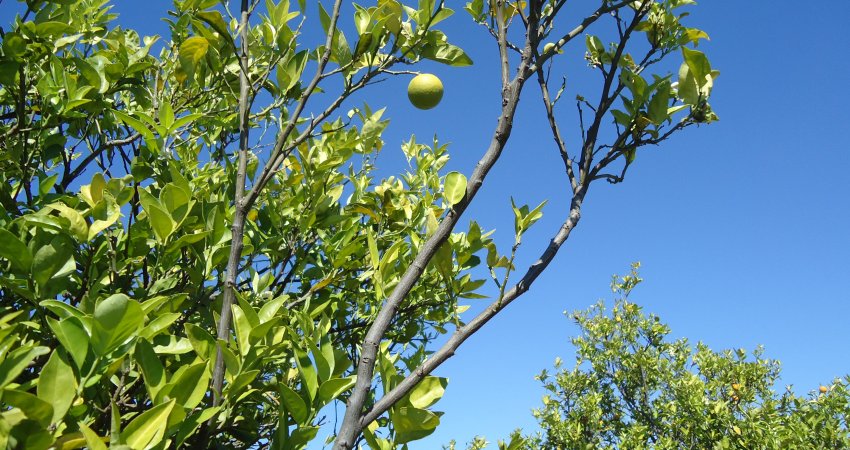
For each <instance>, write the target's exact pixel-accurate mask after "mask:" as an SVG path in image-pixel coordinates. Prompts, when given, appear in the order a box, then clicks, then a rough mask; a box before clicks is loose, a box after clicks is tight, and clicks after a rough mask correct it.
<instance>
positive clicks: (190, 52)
mask: <svg viewBox="0 0 850 450" xmlns="http://www.w3.org/2000/svg"><path fill="white" fill-rule="evenodd" d="M209 47H210V43H209V41H207V40H206V38H204V37H201V36H192V37H190V38H188V39H186V40H185V41H183V43H182V44H180V51H179V58H180V66H181V68H183V70H185V71H186V73H188V74H189V75H190V76H191V74H194V73H195V70H196V68H197V65H198V63H199V62H200V61H201V59H203V57H204V56H206V54H207V51H208V50H209Z"/></svg>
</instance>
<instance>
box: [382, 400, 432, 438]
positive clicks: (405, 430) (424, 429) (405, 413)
mask: <svg viewBox="0 0 850 450" xmlns="http://www.w3.org/2000/svg"><path fill="white" fill-rule="evenodd" d="M391 419H392V422H393V427H394V428H395V432H396V439H395V443H396V444H405V443H408V442H411V441H415V440H417V439H422V438H424V437H425V436H428V435H429V434H431V433H433V432H434V430H435V429H436V428H437V425H439V424H440V417H439V416H438V415H436V414H434V413H433V412H431V411H428V410H425V409H418V408H412V407H408V406H402V407H400V408H394V409H393V410H392V413H391Z"/></svg>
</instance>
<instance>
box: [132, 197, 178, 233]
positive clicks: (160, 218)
mask: <svg viewBox="0 0 850 450" xmlns="http://www.w3.org/2000/svg"><path fill="white" fill-rule="evenodd" d="M139 201H140V203H141V204H142V208H144V210H145V212H146V213H147V214H148V220H149V221H150V224H151V228H152V229H153V232H154V234H155V235H156V239H157V241H159V242H160V243H164V242H165V241H166V240H167V239H168V237H169V236H170V235H171V233H172V232H173V231H174V226H175V223H174V219H172V218H171V215H170V214H168V212H166V210H165V208H163V205H162V204H161V203H160V202H159V200H157V199H156V197H154V196H153V195H151V194H150V192H148V191H147V190H146V189H139Z"/></svg>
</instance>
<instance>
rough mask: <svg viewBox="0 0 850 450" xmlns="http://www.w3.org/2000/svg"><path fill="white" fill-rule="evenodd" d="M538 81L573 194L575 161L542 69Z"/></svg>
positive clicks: (574, 190)
mask: <svg viewBox="0 0 850 450" xmlns="http://www.w3.org/2000/svg"><path fill="white" fill-rule="evenodd" d="M537 82H538V83H539V84H540V91H541V94H542V100H543V106H544V107H545V108H546V117H547V118H548V119H549V128H551V129H552V138H553V139H554V140H555V144H556V145H557V146H558V151H559V153H560V154H561V159H562V160H563V161H564V168H565V169H566V171H567V177H568V178H569V180H570V188H571V189H572V192H573V194H575V193H576V191H577V190H578V184H579V183H578V180H577V179H576V176H575V173H574V171H573V164H574V162H573V159H572V158H571V157H570V155H569V153H568V152H567V146H566V144H564V139H563V138H562V137H561V130H560V129H559V128H558V122H557V121H556V120H555V111H554V105H553V104H552V100H551V97H550V96H549V84H548V83H547V82H546V79H545V77H544V76H543V71H542V70H538V71H537Z"/></svg>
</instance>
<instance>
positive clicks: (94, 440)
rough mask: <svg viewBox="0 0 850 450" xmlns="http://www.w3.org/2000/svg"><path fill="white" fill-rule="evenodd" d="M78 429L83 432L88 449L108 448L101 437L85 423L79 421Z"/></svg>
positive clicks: (99, 449) (101, 449)
mask: <svg viewBox="0 0 850 450" xmlns="http://www.w3.org/2000/svg"><path fill="white" fill-rule="evenodd" d="M78 425H79V426H80V431H81V432H82V433H83V436H85V438H86V444H87V445H88V448H89V450H108V449H107V447H106V444H104V443H103V438H101V437H100V436H98V435H97V433H95V432H94V431H92V429H91V428H89V427H88V426H87V425H86V424H84V423H82V422H79V423H78Z"/></svg>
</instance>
